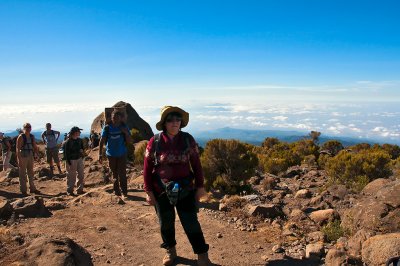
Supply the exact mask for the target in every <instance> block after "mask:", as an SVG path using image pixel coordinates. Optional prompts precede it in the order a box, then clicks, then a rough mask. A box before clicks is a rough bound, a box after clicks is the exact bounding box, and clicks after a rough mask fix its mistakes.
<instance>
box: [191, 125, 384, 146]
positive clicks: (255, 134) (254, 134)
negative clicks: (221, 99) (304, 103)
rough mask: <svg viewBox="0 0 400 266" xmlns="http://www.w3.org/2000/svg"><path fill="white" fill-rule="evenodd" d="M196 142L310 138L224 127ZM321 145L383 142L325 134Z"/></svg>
mask: <svg viewBox="0 0 400 266" xmlns="http://www.w3.org/2000/svg"><path fill="white" fill-rule="evenodd" d="M193 135H194V137H195V138H196V141H197V142H198V143H199V145H200V146H202V147H204V146H205V144H206V143H207V142H208V141H209V140H211V139H217V138H218V139H237V140H240V141H243V142H247V143H250V144H253V145H261V143H262V142H263V141H264V140H265V139H266V138H268V137H270V138H277V139H279V140H281V141H285V142H295V141H298V140H301V139H304V138H307V137H308V133H306V132H300V131H283V130H250V129H238V128H231V127H224V128H219V129H215V130H210V131H199V132H194V133H193ZM319 140H320V143H324V142H326V141H328V140H338V141H340V142H341V143H342V144H343V145H344V146H352V145H355V144H357V143H370V144H373V143H381V142H382V141H375V140H371V139H360V138H352V137H336V136H335V137H333V136H324V135H323V132H322V135H321V137H320V138H319Z"/></svg>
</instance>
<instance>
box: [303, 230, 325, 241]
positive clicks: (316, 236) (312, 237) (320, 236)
mask: <svg viewBox="0 0 400 266" xmlns="http://www.w3.org/2000/svg"><path fill="white" fill-rule="evenodd" d="M306 239H307V242H309V243H315V242H325V240H326V239H325V234H324V233H322V232H321V231H315V232H311V233H309V234H308V235H307V238H306Z"/></svg>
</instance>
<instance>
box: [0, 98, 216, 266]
mask: <svg viewBox="0 0 400 266" xmlns="http://www.w3.org/2000/svg"><path fill="white" fill-rule="evenodd" d="M188 123H189V113H187V112H186V111H184V110H182V109H181V108H179V107H176V106H165V107H164V108H162V109H161V118H160V121H159V122H158V123H157V124H156V128H157V130H159V131H161V133H158V134H156V135H154V136H153V137H152V138H151V139H150V140H149V142H148V144H147V147H146V151H145V154H144V166H143V168H144V169H143V175H144V190H145V192H146V201H147V202H148V204H149V205H152V206H154V207H155V212H156V214H157V216H158V219H159V224H160V231H161V238H162V244H161V247H162V248H164V249H166V254H165V256H164V258H163V265H173V263H174V261H175V259H176V258H177V251H176V247H175V246H176V244H177V243H176V238H175V216H176V214H175V210H176V212H177V214H178V216H179V218H180V221H181V224H182V226H183V229H184V231H185V233H186V235H187V237H188V239H189V242H190V244H191V246H192V249H193V251H194V253H195V254H198V260H197V263H198V265H211V262H210V260H209V258H208V249H209V245H208V244H207V243H206V241H205V239H204V235H203V232H202V229H201V226H200V223H199V221H198V217H197V213H198V202H199V200H200V198H201V197H203V196H204V195H205V189H204V176H203V170H202V167H201V163H200V155H199V150H198V146H197V143H196V141H195V140H194V138H193V137H192V136H191V135H190V134H189V133H186V132H182V131H181V129H182V128H184V127H186V126H187V124H188ZM81 130H82V129H80V128H79V127H73V128H71V130H70V132H69V133H68V134H67V135H66V136H65V137H66V138H65V141H64V142H63V144H62V147H63V151H64V160H65V162H66V172H67V194H68V195H74V188H75V186H77V193H78V194H82V193H84V190H83V189H84V173H83V170H84V163H83V159H84V147H83V142H82V139H81V138H80V133H81ZM30 132H31V125H30V124H29V123H25V124H24V126H23V132H22V133H21V134H20V135H19V136H18V138H17V145H16V146H17V148H16V150H17V152H16V155H17V160H18V166H19V181H20V189H21V192H22V194H24V195H26V194H27V187H26V183H27V179H26V176H28V181H29V188H30V192H31V193H40V192H39V191H38V190H37V189H36V187H35V185H34V180H33V162H34V160H35V159H36V158H37V154H38V148H37V144H36V142H35V138H34V136H33V135H32V134H31V133H30ZM92 133H94V132H92ZM59 137H60V132H58V131H55V130H52V129H51V124H50V123H48V124H46V131H44V132H43V134H42V139H43V142H44V143H45V144H46V159H47V162H48V163H49V166H50V171H53V170H54V164H56V165H57V167H58V170H59V172H60V173H61V167H60V161H59V158H58V151H57V142H58V139H59ZM1 139H3V134H2V133H0V140H1ZM95 139H96V137H95V136H94V135H93V137H92V134H91V144H92V146H91V147H95V145H96V144H98V145H99V149H98V151H99V154H98V156H99V157H98V160H99V162H100V163H102V162H103V160H104V159H105V158H107V160H108V164H109V168H110V169H111V172H112V176H113V180H114V184H113V189H114V193H115V195H118V196H121V197H123V198H126V197H127V196H128V187H127V176H126V164H127V144H128V143H131V141H132V140H131V136H130V133H129V128H128V127H127V126H126V125H125V123H124V122H123V113H121V112H120V111H117V110H115V111H114V112H113V113H112V114H111V122H110V123H107V124H104V127H103V129H102V132H101V136H100V139H99V141H98V143H96V140H95ZM104 145H105V146H106V150H105V154H103V146H104ZM3 147H6V150H8V151H9V149H8V145H7V144H5V145H3ZM3 149H4V148H3ZM5 154H6V156H4V153H3V158H4V160H5V161H6V160H9V159H8V157H7V156H8V155H7V154H8V153H7V152H6V153H5ZM3 165H6V163H3ZM3 167H4V166H3ZM5 167H7V166H5ZM76 178H78V182H77V183H76ZM75 183H76V184H75Z"/></svg>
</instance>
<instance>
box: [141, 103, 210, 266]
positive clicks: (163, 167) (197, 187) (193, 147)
mask: <svg viewBox="0 0 400 266" xmlns="http://www.w3.org/2000/svg"><path fill="white" fill-rule="evenodd" d="M188 122H189V113H187V112H185V111H184V110H182V109H181V108H179V107H173V106H165V107H164V108H163V109H162V110H161V119H160V121H159V122H158V123H157V125H156V128H157V129H158V130H160V131H162V133H160V134H157V135H155V136H154V137H152V138H151V139H150V141H149V143H148V145H147V148H146V153H145V158H144V189H145V191H146V193H147V198H146V200H147V202H148V203H149V204H150V205H155V209H156V213H157V216H158V219H159V222H160V227H161V237H162V240H163V244H162V245H161V247H163V248H165V249H166V250H167V252H166V255H165V257H164V259H163V264H164V265H172V264H173V263H174V260H175V259H176V257H177V254H176V248H175V245H176V240H175V208H176V211H177V213H178V216H179V219H180V221H181V224H182V226H183V229H184V230H185V233H186V235H187V237H188V238H189V241H190V243H191V245H192V248H193V251H194V253H196V254H198V265H211V262H210V260H209V259H208V248H209V246H208V245H207V244H206V242H205V240H204V236H203V232H202V230H201V226H200V223H199V221H198V219H197V212H198V201H199V199H200V198H201V197H202V196H203V195H204V194H205V189H204V177H203V171H202V168H201V163H200V157H199V151H198V147H197V144H196V142H195V140H194V138H193V137H192V136H191V135H190V134H188V133H186V132H182V131H181V128H183V127H185V126H186V125H187V124H188ZM191 169H192V170H193V172H192V171H191Z"/></svg>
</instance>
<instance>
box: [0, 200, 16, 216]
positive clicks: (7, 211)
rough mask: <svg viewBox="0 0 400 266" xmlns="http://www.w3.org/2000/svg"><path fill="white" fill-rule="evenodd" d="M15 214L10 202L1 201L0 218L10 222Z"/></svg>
mask: <svg viewBox="0 0 400 266" xmlns="http://www.w3.org/2000/svg"><path fill="white" fill-rule="evenodd" d="M12 212H13V207H12V206H11V204H10V202H9V201H8V200H1V201H0V218H1V219H4V220H8V219H9V218H10V217H11V214H12Z"/></svg>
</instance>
